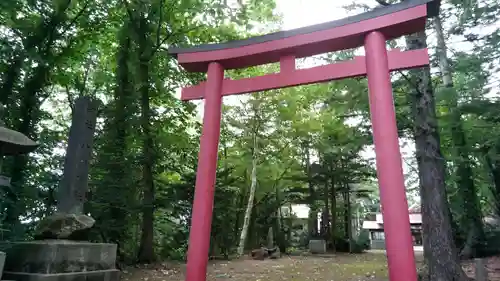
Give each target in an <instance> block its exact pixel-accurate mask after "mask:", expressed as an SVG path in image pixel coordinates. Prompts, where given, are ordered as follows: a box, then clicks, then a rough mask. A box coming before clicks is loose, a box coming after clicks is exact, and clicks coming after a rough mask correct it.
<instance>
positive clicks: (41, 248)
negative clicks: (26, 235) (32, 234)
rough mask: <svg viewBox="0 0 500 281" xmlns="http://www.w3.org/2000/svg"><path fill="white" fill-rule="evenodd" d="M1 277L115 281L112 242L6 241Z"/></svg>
mask: <svg viewBox="0 0 500 281" xmlns="http://www.w3.org/2000/svg"><path fill="white" fill-rule="evenodd" d="M2 248H3V249H4V251H5V252H6V253H7V259H6V262H5V268H4V270H5V271H4V274H3V276H4V277H3V279H9V280H15V281H118V280H119V276H120V275H119V273H120V271H119V270H117V269H116V268H115V263H116V250H117V247H116V245H115V244H104V243H90V242H77V241H68V240H40V241H30V242H16V243H5V244H3V245H2Z"/></svg>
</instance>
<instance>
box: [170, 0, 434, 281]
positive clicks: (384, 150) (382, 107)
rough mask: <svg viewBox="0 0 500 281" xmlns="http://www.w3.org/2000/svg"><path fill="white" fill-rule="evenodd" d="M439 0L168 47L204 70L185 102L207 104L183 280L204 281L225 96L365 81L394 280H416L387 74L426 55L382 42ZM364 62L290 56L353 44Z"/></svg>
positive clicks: (419, 26)
mask: <svg viewBox="0 0 500 281" xmlns="http://www.w3.org/2000/svg"><path fill="white" fill-rule="evenodd" d="M438 3H439V1H438V0H412V1H405V2H403V3H400V4H396V5H392V6H388V7H385V8H379V9H377V10H374V11H370V12H367V13H364V14H361V15H358V16H355V17H350V18H346V19H344V20H340V21H335V22H330V23H326V24H320V25H316V26H312V27H307V28H302V29H297V30H292V31H286V32H279V33H274V34H269V35H264V36H260V37H255V38H250V39H246V40H240V41H235V42H230V43H225V44H212V45H201V46H197V47H193V48H187V49H178V48H177V49H176V48H174V49H171V50H170V53H171V54H173V55H175V56H176V57H177V59H178V61H179V63H180V64H181V65H182V66H183V67H184V68H185V69H186V70H187V71H198V72H200V71H203V72H204V71H206V72H207V81H206V82H202V83H200V84H198V85H196V86H191V87H187V88H183V90H182V99H183V100H192V99H200V98H204V99H205V106H204V116H203V131H202V135H201V142H200V153H199V159H198V170H197V177H196V188H195V195H194V202H193V211H192V219H191V230H190V235H189V250H188V262H187V270H186V271H187V272H186V281H205V280H206V271H207V264H208V252H209V245H210V231H211V222H212V209H213V198H214V186H215V176H216V168H217V155H218V143H219V135H220V122H221V108H222V97H223V96H227V95H235V94H244V93H251V92H257V91H264V90H269V89H276V88H284V87H290V86H296V85H305V84H311V83H318V82H325V81H332V80H337V79H342V78H349V77H357V76H363V75H366V76H367V77H368V86H369V100H370V113H371V121H372V126H373V138H374V143H375V152H376V162H377V176H378V180H379V186H380V196H381V203H382V204H381V205H382V214H383V218H384V231H385V237H386V250H387V258H388V267H389V277H390V280H391V281H403V280H404V281H416V280H417V277H416V268H415V258H414V253H413V242H412V238H411V230H410V222H409V212H408V203H407V200H406V194H405V187H404V176H403V170H402V161H401V153H400V150H399V142H398V132H397V127H396V118H395V110H394V103H393V97H392V86H391V80H390V75H389V72H390V71H394V70H402V69H409V68H416V67H422V66H427V65H428V64H429V57H428V54H427V49H421V50H413V51H406V52H400V51H398V50H394V51H391V52H387V50H386V44H385V43H386V40H388V39H393V38H397V37H399V36H402V35H405V34H410V33H413V32H417V31H420V30H423V29H424V28H425V22H426V18H427V17H428V16H432V15H435V14H436V11H437V5H438ZM363 45H364V48H365V53H366V57H364V58H363V57H356V58H355V59H353V60H351V61H346V62H340V63H334V64H330V65H325V66H318V67H313V68H309V69H300V70H297V69H295V62H294V60H295V58H297V57H306V56H311V55H316V54H321V53H325V52H329V51H335V50H342V49H348V48H353V47H358V46H363ZM270 62H280V72H279V73H274V74H268V75H264V76H258V77H252V78H245V79H240V80H230V79H224V69H237V68H245V67H249V66H255V65H261V64H265V63H270Z"/></svg>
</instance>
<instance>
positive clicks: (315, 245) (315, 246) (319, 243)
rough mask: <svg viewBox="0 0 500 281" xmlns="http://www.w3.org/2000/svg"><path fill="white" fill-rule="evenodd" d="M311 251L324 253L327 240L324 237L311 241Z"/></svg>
mask: <svg viewBox="0 0 500 281" xmlns="http://www.w3.org/2000/svg"><path fill="white" fill-rule="evenodd" d="M309 251H310V252H311V253H312V254H324V253H326V241H325V240H323V239H318V240H314V239H311V240H310V241H309Z"/></svg>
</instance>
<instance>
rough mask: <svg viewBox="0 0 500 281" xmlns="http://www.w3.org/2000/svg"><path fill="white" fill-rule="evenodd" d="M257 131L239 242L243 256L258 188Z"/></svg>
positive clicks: (254, 135) (239, 251)
mask: <svg viewBox="0 0 500 281" xmlns="http://www.w3.org/2000/svg"><path fill="white" fill-rule="evenodd" d="M257 152H258V148H257V132H254V134H253V152H252V174H251V176H250V179H251V183H250V191H249V195H248V202H247V208H246V210H245V218H244V219H243V227H242V228H241V233H240V241H239V244H238V251H237V253H238V255H239V256H242V255H243V252H244V251H245V242H246V239H247V234H248V226H249V224H250V218H251V216H252V209H253V201H254V198H255V190H256V189H257Z"/></svg>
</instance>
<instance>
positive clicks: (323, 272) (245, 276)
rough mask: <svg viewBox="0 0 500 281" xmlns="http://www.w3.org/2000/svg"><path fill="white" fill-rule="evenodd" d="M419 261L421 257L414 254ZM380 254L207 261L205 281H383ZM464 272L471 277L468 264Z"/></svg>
mask: <svg viewBox="0 0 500 281" xmlns="http://www.w3.org/2000/svg"><path fill="white" fill-rule="evenodd" d="M417 260H421V255H417ZM386 262H387V261H386V258H385V253H384V252H370V253H365V254H359V255H348V254H339V255H330V256H325V257H318V256H293V257H288V256H284V257H283V258H281V259H278V260H264V261H254V260H249V259H242V260H234V261H217V262H211V263H210V265H209V268H208V278H207V280H208V281H224V280H235V281H279V280H283V281H285V280H288V281H306V280H310V281H383V280H388V279H387V266H386ZM488 268H489V270H490V279H489V280H495V281H500V258H495V259H490V260H489V261H488ZM464 269H466V271H467V272H468V273H469V275H473V270H472V267H471V266H470V264H468V263H464ZM184 270H185V266H184V265H182V264H158V265H155V266H152V267H149V268H130V269H127V270H125V271H124V273H123V275H122V276H123V280H124V281H139V280H141V281H167V280H168V281H184Z"/></svg>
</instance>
